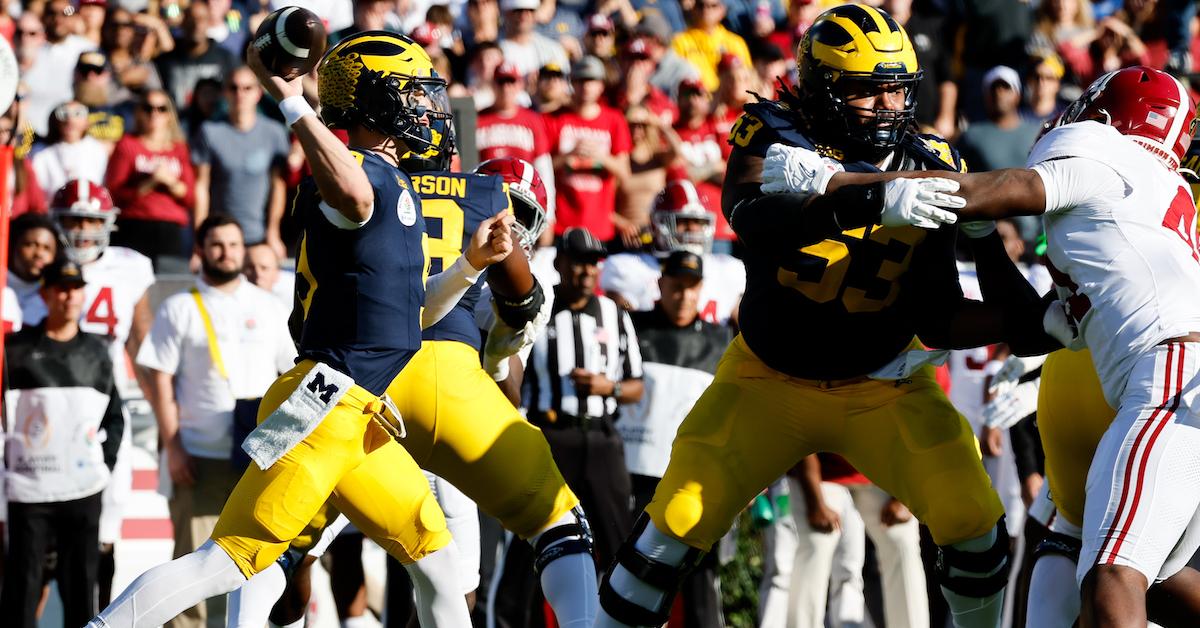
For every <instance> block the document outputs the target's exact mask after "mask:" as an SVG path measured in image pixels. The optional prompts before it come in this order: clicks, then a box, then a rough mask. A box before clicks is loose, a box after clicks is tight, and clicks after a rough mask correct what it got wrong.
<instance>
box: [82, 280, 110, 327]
mask: <svg viewBox="0 0 1200 628" xmlns="http://www.w3.org/2000/svg"><path fill="white" fill-rule="evenodd" d="M83 320H84V321H85V322H88V323H97V324H100V325H107V326H108V335H109V336H110V337H113V336H116V335H117V334H116V330H117V311H116V309H115V308H114V307H113V295H112V287H110V286H104V287H103V288H101V289H100V292H98V293H97V294H96V300H95V301H92V304H91V306H89V307H88V310H87V314H85V315H84V317H83Z"/></svg>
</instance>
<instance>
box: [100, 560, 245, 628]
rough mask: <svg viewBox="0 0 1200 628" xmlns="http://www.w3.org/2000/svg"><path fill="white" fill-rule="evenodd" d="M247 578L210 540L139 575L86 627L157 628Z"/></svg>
mask: <svg viewBox="0 0 1200 628" xmlns="http://www.w3.org/2000/svg"><path fill="white" fill-rule="evenodd" d="M244 582H246V578H245V577H244V576H242V572H241V570H239V569H238V567H237V565H236V564H235V563H234V562H233V559H232V558H230V557H229V555H228V554H226V553H225V551H224V550H222V549H221V548H220V547H218V546H217V545H216V544H215V543H213V542H212V540H211V539H210V540H208V541H205V542H204V544H203V545H201V546H200V547H199V548H198V549H197V550H196V551H194V552H192V553H191V554H185V555H183V556H180V557H179V558H176V559H175V560H173V561H171V562H169V563H163V564H162V565H159V566H157V567H155V568H153V569H151V570H150V571H147V572H146V573H144V574H142V575H140V576H138V579H137V580H134V581H133V583H132V584H130V585H129V587H128V588H126V589H125V591H123V592H122V593H121V595H119V596H117V599H115V600H113V602H112V604H109V605H108V608H106V609H104V610H103V611H101V612H100V615H99V616H98V617H97V618H96V619H95V620H92V622H90V623H88V626H89V627H91V626H96V627H104V626H107V627H109V628H156V627H157V626H161V625H163V624H164V623H166V622H167V621H168V620H170V619H171V618H173V617H175V616H176V615H178V614H180V613H182V612H183V611H185V610H187V609H188V608H191V607H192V606H195V605H196V604H198V603H200V602H203V601H204V600H207V599H208V598H210V597H213V596H217V595H222V594H225V593H229V592H230V591H232V590H234V589H236V588H238V587H239V586H241V585H242V584H243V583H244Z"/></svg>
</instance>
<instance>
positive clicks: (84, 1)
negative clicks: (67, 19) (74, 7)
mask: <svg viewBox="0 0 1200 628" xmlns="http://www.w3.org/2000/svg"><path fill="white" fill-rule="evenodd" d="M79 6H81V7H87V6H93V7H108V0H79Z"/></svg>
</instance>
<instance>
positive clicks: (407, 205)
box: [396, 190, 417, 227]
mask: <svg viewBox="0 0 1200 628" xmlns="http://www.w3.org/2000/svg"><path fill="white" fill-rule="evenodd" d="M396 216H398V217H399V218H400V224H402V225H404V226H405V227H411V226H413V225H415V224H416V223H417V204H416V203H414V202H413V197H412V193H411V192H409V191H408V190H404V191H403V192H401V193H400V200H398V201H396Z"/></svg>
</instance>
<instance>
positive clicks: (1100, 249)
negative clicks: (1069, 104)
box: [1029, 121, 1200, 407]
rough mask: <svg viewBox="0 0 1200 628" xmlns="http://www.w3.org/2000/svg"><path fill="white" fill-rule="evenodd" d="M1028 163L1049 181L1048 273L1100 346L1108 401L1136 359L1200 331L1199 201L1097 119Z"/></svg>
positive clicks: (1069, 131)
mask: <svg viewBox="0 0 1200 628" xmlns="http://www.w3.org/2000/svg"><path fill="white" fill-rule="evenodd" d="M1029 166H1030V167H1032V168H1033V169H1034V171H1035V172H1037V173H1038V174H1039V175H1041V178H1042V182H1043V184H1044V186H1045V188H1046V213H1045V215H1044V216H1043V218H1042V220H1043V223H1044V225H1045V228H1046V239H1047V245H1048V248H1047V257H1048V259H1049V261H1050V264H1051V266H1050V269H1049V270H1050V273H1051V274H1052V275H1053V277H1054V282H1055V284H1057V286H1058V290H1059V293H1060V295H1061V296H1062V297H1063V299H1064V300H1065V301H1067V303H1068V306H1069V309H1070V314H1071V316H1072V317H1074V318H1075V319H1076V320H1077V321H1078V323H1079V326H1080V329H1081V331H1082V333H1083V337H1084V340H1085V341H1086V342H1087V345H1088V347H1089V348H1091V350H1092V358H1093V360H1094V361H1095V364H1096V372H1097V373H1098V374H1099V376H1100V381H1101V383H1102V384H1103V387H1104V396H1105V398H1106V399H1107V401H1108V403H1109V405H1111V406H1113V407H1118V406H1119V405H1120V404H1119V402H1120V398H1121V395H1122V392H1123V391H1124V389H1125V384H1126V382H1127V380H1128V378H1129V372H1130V369H1131V368H1132V367H1133V363H1134V361H1135V360H1136V359H1137V358H1138V357H1139V356H1141V355H1142V354H1143V353H1145V352H1146V351H1148V350H1149V349H1151V348H1152V347H1154V346H1155V345H1157V344H1158V343H1160V342H1162V341H1163V340H1167V339H1169V338H1174V337H1176V336H1183V335H1186V334H1188V333H1189V332H1193V331H1200V253H1197V250H1196V235H1195V234H1196V229H1195V227H1196V225H1195V222H1194V221H1195V217H1196V206H1195V203H1194V202H1193V200H1192V193H1191V190H1190V189H1189V187H1188V184H1187V182H1186V181H1184V179H1183V177H1182V176H1180V175H1179V173H1177V172H1173V171H1171V170H1168V169H1167V168H1166V167H1165V166H1164V165H1163V164H1162V163H1161V162H1160V161H1158V159H1157V158H1155V157H1154V156H1153V155H1151V154H1150V152H1149V151H1147V150H1146V149H1144V148H1142V147H1140V146H1139V145H1137V144H1136V143H1134V142H1133V141H1132V140H1130V139H1129V138H1127V137H1125V136H1123V135H1121V134H1120V133H1119V132H1118V131H1117V130H1116V129H1114V128H1112V127H1110V126H1108V125H1104V124H1101V123H1099V122H1092V121H1088V122H1078V123H1075V124H1069V125H1066V126H1063V127H1060V128H1057V129H1055V130H1053V131H1051V132H1050V133H1048V134H1046V136H1045V137H1043V138H1042V140H1041V141H1039V142H1038V143H1037V145H1035V146H1034V148H1033V152H1032V153H1031V154H1030V156H1029Z"/></svg>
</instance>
